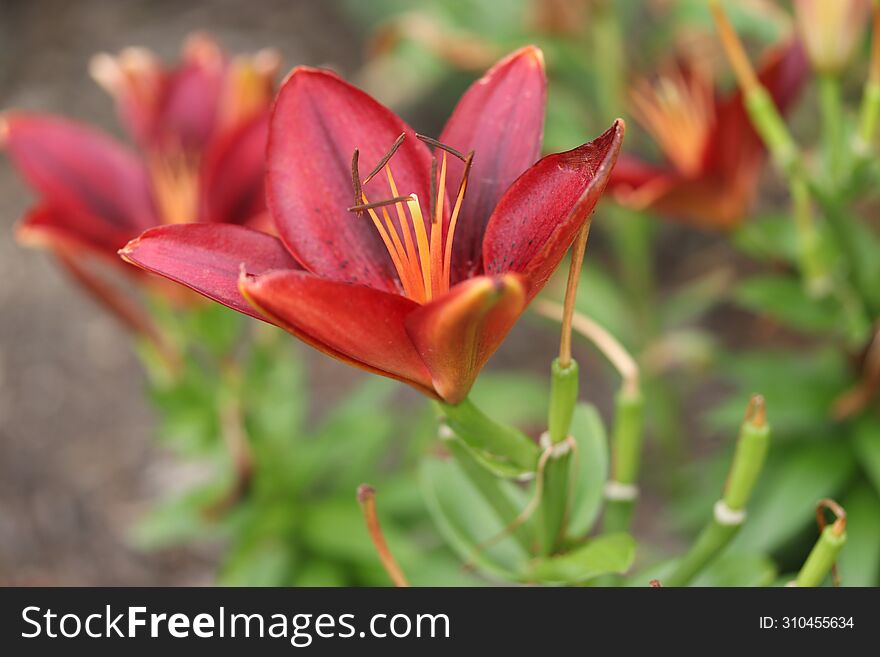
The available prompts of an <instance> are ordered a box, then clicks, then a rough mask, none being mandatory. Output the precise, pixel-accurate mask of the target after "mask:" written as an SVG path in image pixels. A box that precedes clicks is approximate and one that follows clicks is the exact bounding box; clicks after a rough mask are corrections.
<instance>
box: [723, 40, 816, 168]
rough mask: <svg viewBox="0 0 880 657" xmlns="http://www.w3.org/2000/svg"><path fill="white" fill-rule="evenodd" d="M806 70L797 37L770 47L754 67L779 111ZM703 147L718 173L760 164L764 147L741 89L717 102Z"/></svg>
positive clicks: (792, 98) (802, 81)
mask: <svg viewBox="0 0 880 657" xmlns="http://www.w3.org/2000/svg"><path fill="white" fill-rule="evenodd" d="M809 74H810V68H809V64H808V62H807V58H806V54H805V53H804V50H803V48H802V46H801V45H800V43H799V42H797V41H792V42H790V43H787V44H784V45H782V46H778V47H776V48H773V49H772V50H770V51H769V52H768V53H767V54H766V55H765V57H764V59H763V62H762V65H761V67H760V69H759V71H758V77H759V79H760V80H761V83H762V84H763V85H764V86H765V87H766V88H767V91H768V92H769V93H770V95H771V96H772V97H773V100H774V101H776V105H777V107H779V110H780V112H782V113H786V112H788V111H789V110H790V109H791V108H792V106H793V104H794V101H795V100H796V99H797V97H798V95H799V93H800V91H801V89H803V86H804V84H805V83H806V81H807V79H808V78H809ZM707 148H708V151H707V153H708V154H707V163H708V168H710V169H714V170H717V171H719V172H721V173H722V174H724V173H730V172H733V171H735V170H736V169H738V168H742V167H754V166H758V165H759V164H760V158H761V157H762V155H763V154H764V151H765V149H764V145H763V142H762V141H761V138H760V137H759V136H758V134H757V133H756V132H755V129H754V127H752V123H751V120H750V119H749V117H748V114H747V112H746V109H745V105H744V103H743V97H742V92H740V91H737V92H735V93H733V94H732V95H731V96H730V97H729V98H727V99H726V100H723V101H721V102H719V104H718V109H717V118H716V125H715V129H714V130H713V131H712V141H711V142H710V144H709V146H708V147H707Z"/></svg>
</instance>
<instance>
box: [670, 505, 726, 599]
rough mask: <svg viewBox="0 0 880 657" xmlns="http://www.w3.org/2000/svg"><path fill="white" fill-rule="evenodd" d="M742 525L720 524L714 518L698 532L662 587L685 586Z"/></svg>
mask: <svg viewBox="0 0 880 657" xmlns="http://www.w3.org/2000/svg"><path fill="white" fill-rule="evenodd" d="M740 527H742V523H739V524H722V523H720V522H719V521H718V520H717V519H716V518H714V517H713V518H712V521H711V522H710V523H709V524H708V525H707V526H706V527H705V528H704V529H703V531H702V532H700V535H699V537H697V540H696V542H695V543H694V545H693V547H691V549H690V550H689V551H688V553H687V554H686V555H685V556H684V557H683V558H682V559H681V561H679V562H678V565H677V566H676V567H675V571H674V572H673V573H672V574H671V575H670V576H668V577H666V578H665V579H664V580H663V586H687V585H688V584H689V583H690V582H691V581H692V580H693V579H694V577H696V576H697V575H698V574H699V573H700V572H701V571H702V570H703V568H705V567H706V565H707V564H708V563H709V562H711V561H712V560H713V559H714V558H715V557H716V556H717V555H718V554H720V553H721V552H722V551H723V550H724V548H725V547H727V545H728V544H729V543H730V541H732V540H733V537H734V536H736V534H737V533H738V532H739V529H740Z"/></svg>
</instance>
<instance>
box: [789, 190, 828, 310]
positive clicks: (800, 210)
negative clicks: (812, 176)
mask: <svg viewBox="0 0 880 657" xmlns="http://www.w3.org/2000/svg"><path fill="white" fill-rule="evenodd" d="M789 188H790V191H791V204H792V210H793V214H794V220H795V226H796V228H797V235H798V240H799V245H798V256H799V258H800V268H801V276H802V277H803V280H804V284H805V286H806V288H807V292H808V294H809V295H810V296H812V297H814V298H820V297H824V296H825V295H827V294H828V293H829V292H830V290H831V287H832V280H831V273H830V271H829V268H828V266H827V263H826V262H824V260H823V259H822V252H821V248H820V247H821V244H820V242H819V234H818V232H817V231H816V223H815V221H814V219H813V203H812V199H811V198H810V190H809V187H808V185H807V184H806V182H805V181H804V180H803V179H802V178H800V177H797V178H792V179H791V180H790V181H789Z"/></svg>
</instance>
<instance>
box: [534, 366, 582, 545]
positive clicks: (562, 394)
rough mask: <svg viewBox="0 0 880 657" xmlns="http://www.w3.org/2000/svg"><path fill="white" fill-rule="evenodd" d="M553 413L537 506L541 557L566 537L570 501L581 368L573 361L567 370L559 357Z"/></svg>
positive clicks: (553, 373) (553, 376) (552, 384)
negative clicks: (571, 434)
mask: <svg viewBox="0 0 880 657" xmlns="http://www.w3.org/2000/svg"><path fill="white" fill-rule="evenodd" d="M550 372H551V378H550V410H549V413H548V422H547V426H548V431H547V434H546V435H545V438H544V441H545V442H546V443H547V444H546V445H543V444H542V447H543V448H545V449H549V450H550V451H549V452H548V456H547V458H546V463H545V466H544V472H543V474H542V475H541V477H542V480H543V490H542V491H541V504H540V506H539V507H538V532H539V536H538V539H539V541H538V545H539V547H540V551H541V553H542V554H550V553H551V552H553V550H554V548H555V547H556V546H557V545H558V544H559V542H560V541H561V540H562V538H563V537H564V535H565V525H566V523H567V521H568V513H569V503H570V501H571V494H570V493H571V491H570V486H571V450H570V449H567V448H566V443H565V442H564V441H565V440H566V439H567V438H568V435H569V431H570V429H571V418H572V415H574V407H575V405H576V404H577V397H578V365H577V362H575V361H574V360H572V361H570V362H569V364H568V367H564V366H563V365H562V364H561V362H560V360H559V359H558V358H557V359H555V360H554V361H553V365H552V366H551V368H550Z"/></svg>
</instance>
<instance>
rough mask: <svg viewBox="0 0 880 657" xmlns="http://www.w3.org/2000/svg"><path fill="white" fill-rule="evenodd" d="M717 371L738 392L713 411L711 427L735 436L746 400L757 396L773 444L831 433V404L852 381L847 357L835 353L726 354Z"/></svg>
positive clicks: (759, 351)
mask: <svg viewBox="0 0 880 657" xmlns="http://www.w3.org/2000/svg"><path fill="white" fill-rule="evenodd" d="M720 369H721V371H722V372H723V373H724V377H725V378H726V379H728V380H730V381H731V382H732V383H733V384H734V385H735V386H736V387H737V389H738V392H739V394H733V395H729V396H728V397H727V399H726V400H725V401H724V402H722V403H721V404H719V405H718V406H716V407H715V408H714V409H712V411H711V412H710V413H709V414H708V420H709V426H710V427H711V428H712V429H714V430H717V431H723V432H727V433H728V434H733V432H735V431H736V430H737V428H738V427H739V425H740V423H741V422H742V414H743V407H744V400H746V399H748V396H749V395H750V394H752V393H754V392H760V393H761V394H762V395H763V396H764V399H765V400H766V402H767V418H768V419H769V421H770V424H771V425H772V426H773V437H774V440H775V441H778V440H785V439H787V438H791V437H792V436H794V435H797V434H806V435H807V436H809V437H811V436H821V435H823V434H824V433H825V432H826V431H831V427H832V425H831V421H830V417H829V414H830V409H831V405H832V403H833V402H834V400H835V399H836V398H837V396H838V395H839V394H840V391H841V390H842V389H844V388H845V387H846V386H847V384H848V382H849V380H850V378H849V377H850V375H849V368H848V365H847V362H846V355H845V354H844V353H843V352H842V351H841V350H839V349H823V350H819V351H813V352H810V354H809V357H805V354H804V352H803V351H780V350H774V351H770V350H754V351H750V352H748V353H743V352H741V351H740V352H737V353H735V354H729V355H727V356H725V358H724V359H723V361H722V363H721V368H720Z"/></svg>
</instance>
